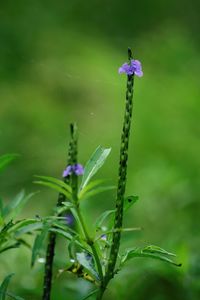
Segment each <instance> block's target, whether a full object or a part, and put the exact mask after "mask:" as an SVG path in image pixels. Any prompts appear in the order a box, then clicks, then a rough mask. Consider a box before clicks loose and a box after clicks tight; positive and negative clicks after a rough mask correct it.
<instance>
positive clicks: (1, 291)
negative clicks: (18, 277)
mask: <svg viewBox="0 0 200 300" xmlns="http://www.w3.org/2000/svg"><path fill="white" fill-rule="evenodd" d="M13 275H14V273H12V274H9V275H8V276H6V277H5V279H4V280H3V282H2V284H1V286H0V300H5V299H6V293H7V289H8V285H9V283H10V280H11V278H12V276H13Z"/></svg>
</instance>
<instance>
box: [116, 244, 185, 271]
mask: <svg viewBox="0 0 200 300" xmlns="http://www.w3.org/2000/svg"><path fill="white" fill-rule="evenodd" d="M144 249H145V248H144ZM144 249H141V248H133V249H129V250H127V251H126V253H125V254H124V255H123V256H122V259H121V263H120V266H123V265H124V263H125V262H127V261H128V260H130V259H132V258H135V257H147V258H152V259H157V260H161V261H164V262H167V263H170V264H172V265H175V266H177V267H180V266H181V264H177V263H175V262H174V261H173V260H171V259H169V258H168V257H166V256H165V255H164V253H162V254H161V253H160V252H159V253H157V252H154V253H152V252H148V251H146V250H144ZM162 250H163V249H162ZM164 251H165V250H164ZM167 253H169V252H167ZM170 254H171V253H170ZM167 255H169V254H167Z"/></svg>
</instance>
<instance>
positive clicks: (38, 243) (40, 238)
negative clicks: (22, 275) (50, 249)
mask: <svg viewBox="0 0 200 300" xmlns="http://www.w3.org/2000/svg"><path fill="white" fill-rule="evenodd" d="M50 226H51V225H50V224H49V223H46V224H44V226H43V228H42V230H41V233H40V234H39V235H37V236H36V238H35V242H34V245H33V249H32V259H31V266H32V267H33V266H34V263H35V260H36V258H37V256H38V255H39V254H40V252H41V249H42V248H43V245H44V241H45V239H46V237H47V234H48V231H49V228H50Z"/></svg>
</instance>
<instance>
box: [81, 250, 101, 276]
mask: <svg viewBox="0 0 200 300" xmlns="http://www.w3.org/2000/svg"><path fill="white" fill-rule="evenodd" d="M76 258H77V260H78V262H79V263H80V264H81V265H82V266H83V267H84V268H85V269H87V271H88V272H89V273H90V274H91V275H93V276H94V277H95V278H96V280H99V276H98V274H97V272H96V269H95V266H94V259H93V256H92V254H90V253H85V252H80V253H76Z"/></svg>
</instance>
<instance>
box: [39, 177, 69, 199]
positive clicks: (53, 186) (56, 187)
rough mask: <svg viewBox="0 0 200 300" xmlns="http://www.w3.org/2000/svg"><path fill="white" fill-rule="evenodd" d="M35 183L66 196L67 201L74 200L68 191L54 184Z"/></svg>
mask: <svg viewBox="0 0 200 300" xmlns="http://www.w3.org/2000/svg"><path fill="white" fill-rule="evenodd" d="M34 183H36V184H40V185H43V186H47V187H50V188H51V189H53V190H56V191H57V192H59V193H61V194H63V195H65V196H66V197H67V199H69V200H72V196H71V194H70V193H69V192H68V191H66V190H65V189H64V188H62V187H60V186H58V185H56V184H54V183H51V182H46V181H34Z"/></svg>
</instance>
